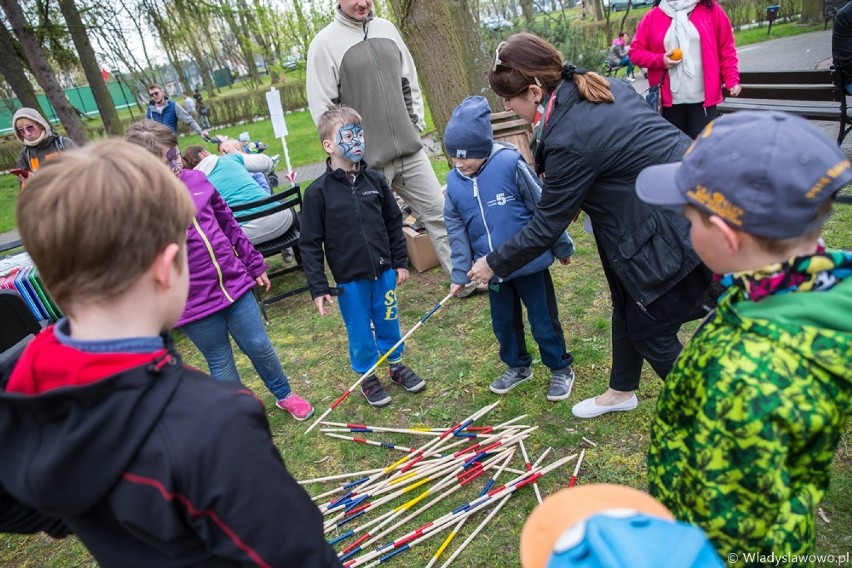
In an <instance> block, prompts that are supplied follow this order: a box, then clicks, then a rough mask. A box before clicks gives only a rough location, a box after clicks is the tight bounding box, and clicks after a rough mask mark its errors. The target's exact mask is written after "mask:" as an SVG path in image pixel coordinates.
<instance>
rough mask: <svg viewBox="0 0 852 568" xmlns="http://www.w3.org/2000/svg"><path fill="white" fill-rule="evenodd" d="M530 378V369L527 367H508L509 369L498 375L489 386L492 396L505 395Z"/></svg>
mask: <svg viewBox="0 0 852 568" xmlns="http://www.w3.org/2000/svg"><path fill="white" fill-rule="evenodd" d="M531 378H532V369H530V368H529V367H509V369H508V370H507V371H506V372H505V373H503V374H502V375H500V377H498V378H497V380H495V381H494V382H493V383H491V386H490V387H488V388H489V389H491V392H493V393H494V394H506V393H507V392H509V391H510V390H512V389H513V388H515V387H516V386H518V385H519V384H521V383H522V382H524V381H528V380H530V379H531Z"/></svg>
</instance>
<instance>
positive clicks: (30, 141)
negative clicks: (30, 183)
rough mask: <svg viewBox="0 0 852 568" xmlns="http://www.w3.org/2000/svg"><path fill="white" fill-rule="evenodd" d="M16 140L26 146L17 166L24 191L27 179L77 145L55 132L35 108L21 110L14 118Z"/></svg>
mask: <svg viewBox="0 0 852 568" xmlns="http://www.w3.org/2000/svg"><path fill="white" fill-rule="evenodd" d="M12 127H13V128H14V132H15V138H17V139H18V141H19V142H20V143H21V144H23V145H24V147H23V148H22V149H21V152H20V153H19V154H18V160H17V162H16V163H15V166H16V167H17V168H18V169H19V170H22V172H21V173H18V174H17V176H18V183H19V184H20V186H21V189H23V187H24V184H25V183H26V181H27V178H28V177H29V176H30V174H32V173H33V172H35V171H36V170H38V169H39V167H40V166H41V165H43V164H44V161H45V160H49V159H50V158H52V157H53V156H55V155H56V154H58V153H59V152H62V151H64V150H70V149H72V148H75V147H76V146H77V145H76V144H74V141H73V140H71V139H70V138H66V137H65V136H60V135H59V134H56V133H55V132H53V129H52V128H51V127H50V123H49V122H47V120H45V119H44V117H43V116H42V115H41V113H39V112H38V111H37V110H35V109H33V108H28V107H24V108H19V109H18V110H17V111H15V115H14V116H13V117H12Z"/></svg>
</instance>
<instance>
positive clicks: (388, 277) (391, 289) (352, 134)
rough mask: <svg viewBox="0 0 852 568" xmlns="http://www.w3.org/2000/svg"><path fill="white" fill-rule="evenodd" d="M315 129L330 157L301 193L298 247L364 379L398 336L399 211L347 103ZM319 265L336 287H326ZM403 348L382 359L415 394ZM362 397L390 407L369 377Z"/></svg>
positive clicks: (402, 275)
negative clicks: (339, 319)
mask: <svg viewBox="0 0 852 568" xmlns="http://www.w3.org/2000/svg"><path fill="white" fill-rule="evenodd" d="M317 127H318V130H319V136H320V140H321V141H322V146H323V149H324V150H325V151H326V153H327V154H328V156H329V157H328V161H327V162H326V171H325V173H324V174H323V175H321V176H320V177H318V178H317V179H316V180H315V181H314V182H313V183H312V184H311V185H310V186H309V187H308V188H307V189H306V190H305V196H304V201H303V204H302V219H301V223H302V228H301V237H300V239H299V250H300V251H301V254H302V265H303V266H304V269H305V275H306V277H307V279H308V286H309V287H310V290H311V298H313V301H314V303H315V304H316V306H317V309H318V310H319V312H320V314H321V315H327V314H328V311H327V304H331V303H332V299H331V297H332V296H333V295H340V298H339V303H340V314H341V316H343V322H344V324H345V325H346V332H347V335H348V338H349V359H350V362H351V364H352V370H353V371H355V372H356V373H357V374H358V375H363V374H364V373H365V372H367V370H369V369H370V368H371V367H373V365H375V364H376V362H377V361H378V360H379V357H380V356H381V355H382V354H384V353H386V352H387V351H388V350H389V349H390V348H391V347H393V346H394V345H395V344H396V343H397V342H398V341H399V340H400V339H401V338H402V335H401V333H400V329H399V317H398V309H397V303H396V286H397V285H398V284H402V283H403V282H405V281H406V280H407V279H408V254H407V252H406V247H405V238H404V237H403V234H402V213H401V212H400V210H399V207H398V206H397V204H396V200H395V199H394V197H393V194H392V193H391V190H390V187H389V186H388V184H387V181H386V180H385V178H384V176H383V175H382V174H381V173H379V172H377V171H374V170H371V169H369V168H368V167H367V166H366V165H365V164H364V163H363V162H362V161H361V160H362V157H363V155H364V147H365V145H364V131H363V128H362V126H361V117H360V115H359V114H358V113H357V112H355V111H354V110H353V109H351V108H349V107H347V106H345V105H335V106H331V107H329V109H328V110H327V111H326V112H325V113H323V114H322V116H321V117H320V119H319V122H318V124H317ZM325 261H327V262H328V267H329V268H330V269H331V274H332V276H333V277H334V280H335V283H336V288H332V287H331V286H330V285H329V282H328V278H327V276H326V272H325ZM371 324H372V326H373V329H371V327H370V325H371ZM404 347H405V345H404V344H401V345H400V346H399V347H397V348H396V349H394V351H393V353H391V354H390V355H389V356H388V362H389V363H390V378H391V381H392V382H394V383H396V384H397V385H399V386H401V387H402V388H404V389H405V390H407V391H408V392H412V393H416V392H420V391H422V390H423V389H424V388H425V387H426V382H425V381H424V380H423V379H421V378H420V377H418V376H417V375H416V374H415V373H414V371H412V370H411V369H410V368H408V367H407V366H405V365H403V364H402V354H403V350H404ZM361 392H362V394H363V395H364V397H365V398H366V399H367V402H369V403H370V404H371V405H372V406H376V407H380V406H386V405H388V404H390V401H391V399H390V396H389V395H388V394H387V392H386V391H385V390H384V388H383V387H382V385H381V383H380V382H379V380H378V378H377V377H376V376H375V374H371V375H370V376H369V377H367V378H366V379H365V380H364V382H363V383H362V384H361Z"/></svg>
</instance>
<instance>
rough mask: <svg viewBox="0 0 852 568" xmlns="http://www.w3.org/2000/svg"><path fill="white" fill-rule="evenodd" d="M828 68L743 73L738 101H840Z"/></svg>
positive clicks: (839, 95)
mask: <svg viewBox="0 0 852 568" xmlns="http://www.w3.org/2000/svg"><path fill="white" fill-rule="evenodd" d="M834 80H835V79H834V77H833V76H832V72H831V70H829V69H822V70H816V71H744V72H741V73H740V86H741V87H742V92H741V93H740V98H747V99H771V100H791V101H835V102H837V101H839V100H840V97H841V94H840V90H839V89H838V87H837V85H836V84H835V82H834Z"/></svg>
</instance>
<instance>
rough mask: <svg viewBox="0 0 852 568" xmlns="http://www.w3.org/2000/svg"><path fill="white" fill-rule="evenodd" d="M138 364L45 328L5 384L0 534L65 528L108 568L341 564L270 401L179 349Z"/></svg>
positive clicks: (0, 400)
mask: <svg viewBox="0 0 852 568" xmlns="http://www.w3.org/2000/svg"><path fill="white" fill-rule="evenodd" d="M169 343H170V341H167V344H169ZM122 357H123V359H122ZM139 357H140V355H126V354H125V355H120V354H115V353H112V354H103V355H102V354H92V353H84V352H81V351H78V350H76V349H74V348H72V347H69V346H66V345H62V344H61V343H59V342H58V341H57V339H56V337H55V336H54V334H53V329H52V328H48V329H46V330H45V331H43V332H42V333H41V334H39V335H38V336H37V337H36V338H35V339H34V340H33V342H32V343H31V344H30V345H29V346H28V347H27V349H26V351H25V352H24V353H23V355H22V356H21V358H20V360H19V361H18V362H17V364H16V365H15V367H14V369H13V370H12V372H11V375H6V376H3V377H2V383H0V386H2V391H0V497H5V498H4V499H0V504H2V506H3V507H5V508H3V509H0V517H2V518H0V528H2V529H3V530H10V531H13V532H29V531H36V530H45V531H48V532H51V533H52V534H55V535H57V536H61V535H62V533H63V532H64V529H65V528H67V529H68V530H70V531H71V532H73V533H75V534H76V535H77V536H78V537H79V538H80V539H81V540H82V541H83V543H84V544H85V545H86V547H87V548H88V549H89V551H90V552H91V553H92V555H93V556H94V557H95V559H96V560H97V561H98V563H99V564H100V565H101V566H104V567H106V568H109V567H121V568H132V567H136V566H138V567H145V568H148V567H151V566H157V567H158V568H170V567H177V566H202V565H203V566H217V567H218V566H222V567H224V566H269V567H279V566H282V567H283V566H298V567H303V566H304V567H307V566H317V567H325V566H340V562H339V561H338V559H337V557H336V555H335V553H334V551H333V550H332V549H331V547H330V546H329V545H328V544H327V543H326V541H325V538H324V537H323V530H322V516H321V514H320V512H319V510H318V509H317V507H316V506H315V505H314V503H313V502H312V501H311V499H310V498H309V497H308V495H307V494H306V493H305V491H304V490H303V489H302V488H301V487H300V486H299V485H298V484H297V483H296V481H295V480H294V479H293V477H292V476H291V475H290V474H289V473H288V472H287V470H286V469H285V467H284V463H283V461H282V460H281V456H280V454H279V453H278V450H277V449H276V448H275V446H274V445H273V444H272V439H271V435H270V432H269V424H268V422H267V420H266V414H265V413H264V408H263V405H262V404H261V403H260V401H258V399H257V398H256V397H254V396H253V395H252V393H251V392H250V391H249V390H247V389H246V388H244V387H242V386H240V385H238V384H235V383H225V382H214V381H213V380H211V379H210V378H209V377H208V376H207V375H205V374H204V373H201V372H200V371H196V370H193V369H190V368H187V367H184V366H183V365H182V364H181V363H180V360H179V358H178V356H177V355H176V354H175V353H174V352H172V351H171V349H165V350H163V351H162V352H161V353H155V354H149V355H148V361H146V362H140V361H139V360H138V358H139ZM128 362H129V363H130V364H131V366H130V367H129V368H128V366H127V364H128ZM45 387H47V388H45ZM4 493H7V495H4ZM28 508H29V509H30V510H34V511H37V512H39V513H41V514H42V515H44V518H43V519H42V520H41V522H38V520H37V519H36V520H33V515H29V516H27V515H26V514H24V513H22V512H21V511H22V509H23V510H24V512H26V510H27V509H28ZM15 515H17V516H15ZM10 517H11V518H10ZM51 517H52V518H53V519H54V520H51ZM16 519H18V520H20V522H18V520H16ZM55 519H60V520H61V521H62V522H64V524H65V525H66V526H65V527H62V526H61V524H57V522H56V521H55ZM16 522H18V524H19V525H20V526H17V527H15V526H10V525H14V524H15V523H16ZM27 523H28V524H27ZM24 529H29V531H27V530H24Z"/></svg>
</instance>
